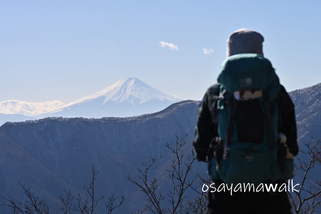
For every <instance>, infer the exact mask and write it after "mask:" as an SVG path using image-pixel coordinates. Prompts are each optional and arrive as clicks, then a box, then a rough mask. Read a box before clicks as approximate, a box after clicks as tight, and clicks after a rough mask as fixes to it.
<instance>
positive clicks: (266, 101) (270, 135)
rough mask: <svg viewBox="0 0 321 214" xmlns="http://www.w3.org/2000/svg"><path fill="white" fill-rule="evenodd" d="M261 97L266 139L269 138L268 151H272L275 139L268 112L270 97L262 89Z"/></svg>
mask: <svg viewBox="0 0 321 214" xmlns="http://www.w3.org/2000/svg"><path fill="white" fill-rule="evenodd" d="M263 98H264V108H265V114H266V120H267V126H268V139H269V145H270V151H272V150H273V149H274V146H275V140H274V132H273V125H272V118H271V112H270V98H269V95H268V94H267V92H266V91H265V90H263Z"/></svg>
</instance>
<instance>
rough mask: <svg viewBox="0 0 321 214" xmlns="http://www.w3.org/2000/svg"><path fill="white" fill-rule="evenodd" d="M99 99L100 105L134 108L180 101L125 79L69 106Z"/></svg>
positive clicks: (131, 78)
mask: <svg viewBox="0 0 321 214" xmlns="http://www.w3.org/2000/svg"><path fill="white" fill-rule="evenodd" d="M99 97H104V101H103V103H102V104H104V103H106V102H108V101H113V102H115V103H121V102H124V101H128V102H129V103H131V104H132V105H134V106H135V105H136V104H142V103H144V102H146V101H149V100H168V101H173V102H175V101H179V100H180V99H177V98H175V97H173V96H170V95H167V94H165V93H163V92H161V91H159V90H157V89H155V88H153V87H151V86H149V85H147V84H146V83H144V82H142V81H141V80H139V79H138V78H136V77H127V78H123V79H121V80H119V81H117V82H116V83H114V84H113V85H111V86H109V87H107V88H105V89H103V90H101V91H99V92H97V93H95V94H93V95H89V96H85V97H82V98H80V99H78V100H76V101H75V102H73V103H70V104H69V105H73V104H77V103H81V102H88V101H90V100H93V99H96V98H99Z"/></svg>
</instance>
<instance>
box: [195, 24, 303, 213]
mask: <svg viewBox="0 0 321 214" xmlns="http://www.w3.org/2000/svg"><path fill="white" fill-rule="evenodd" d="M263 41H264V38H263V36H262V35H261V34H260V33H258V32H256V31H252V30H248V29H240V30H238V31H236V32H234V33H233V34H232V35H231V36H230V37H229V38H228V40H227V59H226V60H225V61H224V62H223V64H222V70H221V73H220V75H219V77H218V78H217V82H218V83H216V84H214V85H212V86H211V87H209V89H208V90H207V91H206V93H205V95H204V97H203V99H202V101H201V103H200V106H199V115H198V120H197V124H196V130H195V138H194V141H193V146H194V149H195V152H196V158H197V160H198V161H203V162H207V163H208V173H209V175H210V177H211V180H212V181H211V182H212V183H211V186H210V187H211V188H209V190H208V208H209V211H210V212H209V213H216V214H223V213H229V214H231V213H238V214H242V213H244V214H249V213H253V214H254V213H260V214H264V213H269V214H271V213H273V214H288V213H292V212H291V205H290V203H289V199H288V196H287V191H288V189H287V188H284V186H285V185H286V183H287V181H288V179H291V178H292V177H293V156H295V155H297V154H298V151H299V150H298V145H297V130H296V121H295V112H294V104H293V102H292V100H291V98H290V96H289V95H288V93H287V92H286V90H285V88H284V87H283V86H282V85H281V84H280V82H279V78H278V76H277V75H276V74H275V71H274V68H273V67H272V64H271V62H270V61H269V60H268V59H266V58H265V57H264V56H263V48H262V43H263ZM244 184H251V185H252V184H253V185H252V187H253V188H252V189H248V190H246V189H244V187H245V186H244ZM226 185H227V187H228V188H225V187H226ZM269 185H278V187H282V188H279V189H278V190H276V191H272V190H271V189H265V187H266V186H269ZM232 186H234V187H235V189H231V187H232ZM242 188H243V189H242ZM257 188H259V189H257ZM234 190H235V191H234Z"/></svg>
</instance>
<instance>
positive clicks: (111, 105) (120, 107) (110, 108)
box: [38, 77, 180, 118]
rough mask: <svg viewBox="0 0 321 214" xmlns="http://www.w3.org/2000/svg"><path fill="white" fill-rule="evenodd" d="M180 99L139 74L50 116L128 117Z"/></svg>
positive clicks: (40, 116)
mask: <svg viewBox="0 0 321 214" xmlns="http://www.w3.org/2000/svg"><path fill="white" fill-rule="evenodd" d="M178 101H180V100H179V99H177V98H175V97H172V96H170V95H167V94H165V93H163V92H160V91H158V90H157V89H155V88H153V87H151V86H149V85H147V84H146V83H144V82H142V81H140V80H139V79H137V78H134V77H133V78H123V79H121V80H119V81H118V82H116V83H115V84H113V85H111V86H109V87H108V88H106V89H104V90H101V91H99V92H97V93H95V94H93V95H90V96H85V97H83V98H80V99H78V100H76V101H75V102H72V103H70V104H68V105H67V106H64V107H63V108H60V109H58V110H55V111H52V112H50V113H47V114H44V115H39V116H38V118H44V117H48V116H50V117H51V116H62V117H86V118H100V117H106V116H112V117H127V116H136V115H141V114H147V113H154V112H157V111H160V110H162V109H164V108H166V107H168V106H169V105H170V104H172V103H174V102H178Z"/></svg>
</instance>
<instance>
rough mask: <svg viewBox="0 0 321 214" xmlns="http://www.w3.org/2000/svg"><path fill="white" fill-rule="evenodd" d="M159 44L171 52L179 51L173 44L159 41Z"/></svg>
mask: <svg viewBox="0 0 321 214" xmlns="http://www.w3.org/2000/svg"><path fill="white" fill-rule="evenodd" d="M159 44H160V45H161V46H162V48H163V47H166V46H167V47H169V48H170V49H171V50H172V51H179V49H178V47H177V46H176V45H174V44H173V43H168V42H164V41H160V42H159Z"/></svg>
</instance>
